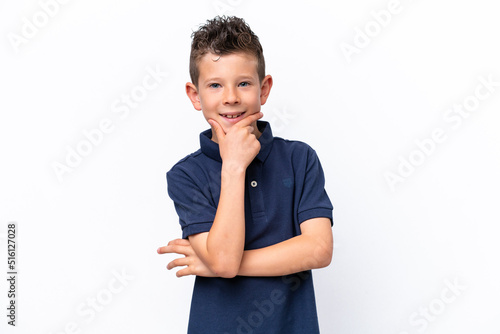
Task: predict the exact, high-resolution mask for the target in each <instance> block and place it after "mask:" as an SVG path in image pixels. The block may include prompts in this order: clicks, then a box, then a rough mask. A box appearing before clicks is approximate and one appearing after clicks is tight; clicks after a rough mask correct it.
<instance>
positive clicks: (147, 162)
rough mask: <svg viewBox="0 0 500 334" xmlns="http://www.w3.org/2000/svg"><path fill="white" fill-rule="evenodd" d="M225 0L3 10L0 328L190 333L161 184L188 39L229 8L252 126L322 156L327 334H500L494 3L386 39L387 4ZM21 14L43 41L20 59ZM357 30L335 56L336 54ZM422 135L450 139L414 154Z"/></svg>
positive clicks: (400, 18) (411, 20)
mask: <svg viewBox="0 0 500 334" xmlns="http://www.w3.org/2000/svg"><path fill="white" fill-rule="evenodd" d="M47 1H48V0H45V1H44V0H42V2H41V3H46V2H47ZM228 1H229V0H222V1H219V2H218V1H199V0H196V1H170V2H167V1H157V0H147V1H144V0H143V1H139V0H127V1H123V0H122V1H117V0H115V1H110V0H105V1H103V0H100V1H96V0H94V1H89V0H87V1H68V2H67V3H66V4H60V5H59V9H58V11H57V12H56V13H55V14H54V15H53V16H52V17H48V16H47V15H45V17H46V18H48V20H47V22H43V12H42V7H41V5H40V3H39V2H38V1H26V0H24V1H9V2H7V1H2V2H0V29H1V41H0V56H1V62H0V94H1V99H0V110H1V118H0V157H1V158H0V159H1V160H0V161H1V163H0V169H1V172H0V223H1V227H0V228H1V230H0V243H1V245H0V249H1V250H2V251H1V254H2V255H1V256H0V262H1V263H3V264H2V265H1V266H0V267H2V268H4V269H2V270H3V272H4V274H3V275H6V272H7V269H6V262H7V254H6V251H5V250H6V232H7V224H8V223H9V222H17V224H18V229H17V235H18V239H17V242H18V249H17V260H18V270H19V276H18V286H17V289H18V299H17V303H18V309H17V327H16V328H11V326H7V324H6V322H7V317H6V313H7V311H6V305H7V302H8V301H7V297H6V295H7V290H8V287H7V282H6V279H4V278H2V279H1V280H0V296H1V297H0V305H1V307H0V308H1V309H2V310H3V311H1V315H0V319H2V320H1V323H0V332H2V333H30V334H31V333H42V334H49V333H53V334H55V333H58V334H59V333H66V334H69V333H184V332H185V331H186V325H187V319H188V313H189V304H190V297H191V289H192V285H193V278H192V277H190V278H182V279H178V278H176V277H175V273H174V272H173V271H167V270H166V269H165V266H166V264H167V263H168V262H169V261H170V260H171V259H173V256H169V255H162V256H160V255H158V254H156V249H157V248H158V247H159V246H161V245H165V244H166V243H167V242H168V241H169V240H171V239H174V238H177V237H180V227H179V225H178V222H177V215H176V213H175V211H174V208H173V204H172V202H171V201H170V199H169V198H168V196H167V193H166V180H165V172H166V171H167V170H168V169H170V167H171V166H172V165H173V164H174V163H175V162H176V161H178V160H179V159H181V158H182V157H184V156H185V155H187V154H188V153H190V152H192V151H194V150H196V149H197V148H198V146H199V144H198V134H199V132H201V131H202V130H204V129H206V128H208V125H207V124H206V123H205V121H204V119H203V117H202V115H201V113H200V112H197V111H196V110H194V109H193V108H192V105H190V102H189V101H188V99H187V97H186V96H185V94H184V84H185V82H186V81H188V80H189V76H188V58H189V47H190V42H191V39H190V34H191V32H192V31H193V30H195V29H196V28H197V27H198V25H199V24H201V23H203V22H205V20H206V19H208V18H212V17H214V16H215V15H217V14H218V13H224V14H229V15H237V16H241V17H243V18H245V20H246V21H247V22H248V23H249V24H250V26H251V28H252V29H253V30H254V32H255V33H256V34H257V35H258V36H259V37H260V39H261V42H262V44H263V46H264V53H265V57H266V61H267V72H268V73H269V74H272V75H273V77H274V87H273V90H272V93H271V96H270V99H269V100H268V103H267V104H266V105H265V106H264V107H263V112H264V115H265V116H264V120H268V121H271V123H272V125H273V129H275V131H274V132H275V135H278V136H282V137H285V138H289V139H297V140H302V141H305V142H307V143H308V144H310V145H311V146H312V147H314V148H315V149H316V151H317V152H318V155H319V157H320V159H321V161H322V165H323V168H324V171H325V175H326V178H327V191H328V193H329V195H330V197H331V199H332V202H333V204H334V206H335V226H334V234H335V254H334V259H333V262H332V265H331V266H330V267H328V268H326V269H321V270H317V271H315V273H314V275H315V287H316V293H317V304H318V312H319V318H320V325H321V329H322V333H335V334H352V333H356V334H357V333H367V334H403V333H411V334H413V333H424V332H425V333H439V334H441V333H454V334H456V333H495V334H498V333H500V324H499V322H498V319H500V306H499V297H500V287H499V286H500V285H499V282H500V270H499V267H498V263H499V261H498V254H500V246H499V243H498V235H499V234H498V232H499V228H498V224H499V223H500V219H499V218H500V214H499V212H498V205H499V200H500V194H499V188H500V179H499V176H498V174H499V173H498V171H499V170H500V150H499V143H500V135H499V131H498V129H499V125H500V116H499V106H500V86H498V82H500V68H499V61H498V60H499V59H500V46H499V39H498V31H500V21H499V20H498V10H496V9H495V7H494V5H493V4H492V3H493V2H492V1H489V0H476V1H451V0H446V1H444V0H443V1H429V0H419V1H417V0H413V1H411V0H401V2H400V3H399V5H398V6H396V7H397V10H396V11H397V13H395V12H396V11H394V13H393V14H391V18H390V22H389V21H388V19H387V17H386V22H387V23H388V24H386V26H384V27H381V25H380V24H376V23H375V24H374V22H376V21H375V18H374V14H373V13H372V11H375V12H377V13H380V10H382V9H387V7H388V6H389V1H387V0H379V1H360V0H357V1H349V2H348V1H344V2H330V1H320V0H312V1H307V2H306V1H272V2H271V1H260V0H259V1H248V0H231V1H230V2H228ZM220 3H227V6H226V7H220ZM217 5H219V7H220V8H217ZM40 13H42V14H40ZM37 15H38V16H37ZM375 16H376V15H375ZM34 17H35V18H37V19H38V20H39V21H38V23H37V24H38V25H39V26H40V27H39V28H37V31H35V32H33V30H32V31H31V33H32V36H30V37H29V38H26V39H25V40H24V41H23V42H22V43H20V44H19V45H17V46H16V45H15V43H12V41H11V40H12V39H13V37H12V36H14V34H15V35H17V36H20V37H22V36H23V27H24V26H25V25H26V24H27V23H26V20H28V21H30V22H32V23H33V21H34V20H36V19H35V18H34ZM24 18H26V20H25V19H24ZM367 27H368V28H369V29H372V30H371V31H370V34H371V37H368V38H369V39H370V42H369V43H368V42H366V40H365V43H366V44H367V45H366V46H365V45H362V39H363V38H362V37H359V31H364V30H365V28H367ZM377 27H378V28H380V29H378V28H377ZM26 29H27V28H24V30H25V33H26ZM377 29H378V30H377ZM356 36H357V38H358V39H357V40H356V42H357V43H358V46H362V47H358V48H357V53H354V54H351V56H350V57H348V56H346V55H345V54H344V53H343V52H342V49H341V46H342V45H344V47H345V45H346V44H349V45H352V46H353V47H355V46H356V44H355V38H356ZM23 38H24V37H23ZM343 43H345V44H343ZM360 43H361V44H360ZM147 68H150V69H156V68H159V69H160V70H161V71H162V72H168V75H167V76H165V77H163V79H162V81H161V83H159V85H158V87H157V88H156V89H153V90H151V91H149V92H148V93H147V96H146V97H145V98H144V100H143V101H141V102H140V103H139V104H138V106H137V107H136V108H133V109H132V108H131V109H130V112H129V114H128V115H126V117H120V116H124V114H120V113H115V112H113V111H116V108H115V109H114V108H113V106H114V103H116V101H119V100H120V99H121V96H122V94H131V92H133V91H134V90H136V92H137V91H138V89H140V88H137V87H140V86H141V85H142V81H143V79H144V78H145V77H146V76H147V75H148V72H147V70H146V69H147ZM480 77H483V78H485V79H487V78H488V77H490V79H491V80H493V81H494V82H496V85H497V86H494V87H493V88H491V90H492V91H491V92H489V91H488V90H486V89H481V90H480V92H482V93H483V95H484V94H486V93H487V92H488V93H489V95H488V97H487V98H484V99H483V100H481V101H479V102H480V103H479V105H478V106H477V108H475V109H474V111H472V112H470V114H468V117H467V118H463V119H462V121H461V123H458V120H456V119H457V118H455V121H454V122H451V121H450V120H448V121H446V119H445V116H446V115H448V114H447V112H448V111H447V110H449V109H450V108H453V106H454V105H460V104H463V103H464V101H466V100H467V101H474V98H472V97H473V96H474V93H475V91H476V88H477V87H478V86H480V84H481V81H480V79H479V78H480ZM122 106H123V105H122ZM448 116H451V114H450V115H448ZM455 117H457V116H456V115H455ZM103 119H109V120H110V121H111V122H112V125H113V130H112V131H110V132H109V133H107V134H104V136H103V138H102V139H100V141H99V142H98V143H97V144H96V145H94V146H92V147H91V149H92V151H91V152H90V153H89V154H87V156H84V157H83V158H82V160H81V161H80V162H78V164H76V163H75V164H74V165H75V166H76V167H74V168H71V170H72V171H71V172H67V173H63V175H62V180H59V179H58V177H57V175H56V172H55V170H54V163H56V162H57V163H60V164H65V160H66V158H67V155H68V152H69V150H71V149H76V148H77V146H78V145H79V144H80V145H84V144H81V143H82V141H85V140H86V139H85V136H84V134H83V131H90V130H92V129H96V128H98V126H99V123H100V122H101V121H102V120H103ZM436 129H441V130H442V131H443V132H444V136H445V138H446V140H444V141H443V142H441V143H437V144H435V145H434V147H431V146H428V154H427V155H423V153H418V151H419V147H418V146H417V144H416V142H415V141H423V140H424V141H425V140H428V139H429V138H431V134H432V133H433V131H435V130H436ZM87 148H88V147H87ZM410 157H411V158H412V159H413V161H414V162H415V161H416V162H418V164H419V165H418V166H414V167H413V168H414V170H413V172H411V173H410V172H408V170H406V171H407V172H408V173H407V175H406V176H405V177H402V178H401V179H399V181H401V182H397V183H396V184H395V185H394V186H393V187H391V186H390V184H389V182H387V180H386V175H387V173H389V172H391V173H394V174H393V175H396V173H398V168H400V169H401V168H403V167H401V166H400V164H402V163H401V159H405V160H406V161H408V159H410ZM415 159H416V160H415ZM406 167H407V168H409V167H408V166H406ZM117 272H124V273H125V274H126V276H127V277H128V278H126V279H125V281H124V283H118V282H119V281H115V278H114V277H115V275H116V273H117ZM3 275H2V277H3ZM446 282H449V283H446ZM109 284H111V286H112V287H113V289H112V290H113V291H114V292H111V290H110V287H109ZM450 284H456V285H459V288H455V290H453V289H452V290H450V288H449V285H450ZM443 293H444V296H445V299H446V300H444V299H443V297H442V296H443ZM93 298H94V299H97V300H98V301H99V300H100V301H101V304H99V305H97V309H99V311H90V310H92V308H91V306H89V304H88V303H89V301H90V300H92V299H93ZM102 304H104V305H102ZM91 312H94V314H93V316H91V315H90V314H91ZM425 312H427V315H426V316H424V315H422V314H425ZM72 328H73V329H72ZM235 332H236V330H235Z"/></svg>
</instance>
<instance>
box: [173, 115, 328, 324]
mask: <svg viewBox="0 0 500 334" xmlns="http://www.w3.org/2000/svg"><path fill="white" fill-rule="evenodd" d="M257 125H258V127H259V130H260V131H261V132H262V135H261V136H260V138H259V142H260V144H261V149H260V152H259V154H258V155H257V156H256V158H255V159H254V160H253V162H252V163H251V164H250V165H249V166H248V168H247V171H246V176H245V250H250V249H257V248H262V247H266V246H269V245H273V244H276V243H279V242H281V241H284V240H287V239H290V238H292V237H294V236H297V235H299V234H300V224H301V223H302V222H304V221H306V220H308V219H311V218H317V217H326V218H329V219H330V220H331V221H332V224H333V220H332V210H333V207H332V204H331V202H330V200H329V198H328V195H327V194H326V191H325V179H324V175H323V170H322V168H321V164H320V162H319V160H318V157H317V155H316V152H315V151H314V150H313V149H312V148H311V147H309V146H308V145H307V144H305V143H302V142H299V141H290V140H285V139H282V138H278V137H273V134H272V131H271V126H270V125H269V123H267V122H263V121H258V122H257ZM211 135H212V133H211V130H210V129H209V130H206V131H204V132H202V133H201V134H200V146H201V148H200V149H199V150H197V151H196V152H194V153H192V154H190V155H188V156H187V157H185V158H184V159H182V160H180V161H179V162H178V163H177V164H175V165H174V166H173V167H172V169H171V170H170V171H169V172H168V173H167V184H168V194H169V196H170V197H171V198H172V200H173V201H174V205H175V209H176V211H177V214H178V215H179V222H180V225H181V228H182V237H183V238H187V237H188V236H190V235H192V234H196V233H201V232H208V231H210V228H211V226H212V223H213V221H214V218H215V213H216V211H217V207H218V204H219V196H220V181H221V167H222V160H221V157H220V154H219V146H218V144H217V143H215V142H213V141H212V140H211ZM188 333H190V334H198V333H200V334H212V333H213V334H216V333H217V334H219V333H220V334H233V333H236V334H250V333H252V334H258V333H266V334H270V333H287V334H294V333H297V334H299V333H300V334H304V333H308V334H314V333H319V327H318V318H317V313H316V303H315V297H314V288H313V282H312V275H311V271H310V270H308V271H304V272H301V273H297V274H293V275H288V276H279V277H245V276H237V277H235V278H231V279H226V278H208V277H199V276H197V277H196V281H195V286H194V290H193V297H192V301H191V312H190V317H189V326H188Z"/></svg>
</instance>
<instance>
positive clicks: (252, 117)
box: [236, 111, 264, 127]
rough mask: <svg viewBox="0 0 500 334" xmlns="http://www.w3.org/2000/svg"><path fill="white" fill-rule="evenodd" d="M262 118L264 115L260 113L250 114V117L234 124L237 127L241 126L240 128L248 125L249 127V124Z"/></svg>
mask: <svg viewBox="0 0 500 334" xmlns="http://www.w3.org/2000/svg"><path fill="white" fill-rule="evenodd" d="M262 116H264V114H263V113H262V112H260V111H259V112H257V113H255V114H252V115H250V116H248V117H245V118H243V119H242V120H241V121H239V122H238V123H236V124H238V125H239V126H241V127H244V126H249V125H250V124H252V123H253V122H255V121H257V120H259V119H261V118H262Z"/></svg>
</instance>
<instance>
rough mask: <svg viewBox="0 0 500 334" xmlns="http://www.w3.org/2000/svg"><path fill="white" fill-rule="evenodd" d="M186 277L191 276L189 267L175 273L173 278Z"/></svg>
mask: <svg viewBox="0 0 500 334" xmlns="http://www.w3.org/2000/svg"><path fill="white" fill-rule="evenodd" d="M188 275H193V274H192V273H191V268H189V267H187V268H184V269H181V270H179V271H178V272H176V273H175V276H177V277H183V276H188Z"/></svg>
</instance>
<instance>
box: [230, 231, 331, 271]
mask: <svg viewBox="0 0 500 334" xmlns="http://www.w3.org/2000/svg"><path fill="white" fill-rule="evenodd" d="M332 254H333V237H331V232H330V235H326V236H323V237H321V238H317V237H314V236H310V235H307V234H301V235H299V236H296V237H293V238H291V239H288V240H285V241H283V242H280V243H278V244H275V245H271V246H268V247H264V248H260V249H255V250H248V251H245V252H244V253H243V258H242V261H241V265H240V269H239V271H238V275H240V276H283V275H289V274H293V273H297V272H301V271H304V270H309V269H318V268H323V267H326V266H328V265H329V264H330V262H331V259H332Z"/></svg>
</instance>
